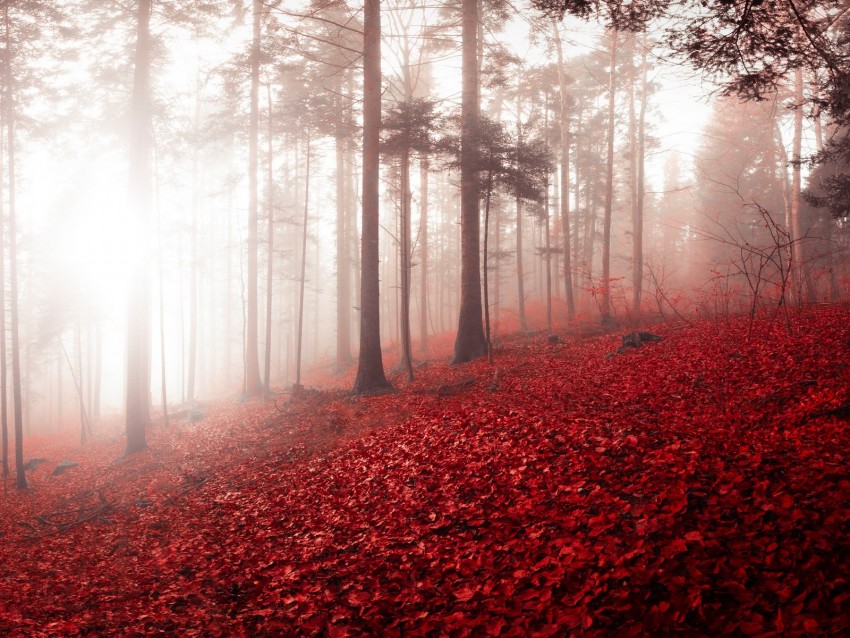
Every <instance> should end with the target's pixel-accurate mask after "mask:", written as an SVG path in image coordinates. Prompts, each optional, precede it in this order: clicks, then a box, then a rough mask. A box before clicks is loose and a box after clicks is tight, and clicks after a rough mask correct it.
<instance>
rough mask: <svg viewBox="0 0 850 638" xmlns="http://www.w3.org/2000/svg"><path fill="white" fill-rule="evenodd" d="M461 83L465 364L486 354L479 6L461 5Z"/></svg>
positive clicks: (459, 351)
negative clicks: (481, 246)
mask: <svg viewBox="0 0 850 638" xmlns="http://www.w3.org/2000/svg"><path fill="white" fill-rule="evenodd" d="M461 7H462V8H461V11H462V14H461V25H462V32H463V35H462V38H463V44H462V48H463V52H462V53H463V81H462V85H463V86H462V95H461V151H460V158H461V159H460V188H461V191H460V207H461V211H460V216H461V220H460V232H461V267H460V268H461V273H460V287H461V288H460V314H459V317H458V328H457V337H456V338H455V346H454V357H453V358H452V362H453V363H464V362H466V361H471V360H473V359H475V358H477V357H480V356H483V355H485V354H487V341H486V339H485V337H484V327H483V317H482V310H481V271H480V255H479V233H480V219H479V210H478V205H479V192H480V183H479V174H478V171H479V156H478V154H479V150H478V138H479V105H478V88H479V87H478V1H477V0H463V2H462V5H461Z"/></svg>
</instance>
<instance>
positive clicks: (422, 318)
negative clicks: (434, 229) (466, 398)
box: [419, 153, 430, 352]
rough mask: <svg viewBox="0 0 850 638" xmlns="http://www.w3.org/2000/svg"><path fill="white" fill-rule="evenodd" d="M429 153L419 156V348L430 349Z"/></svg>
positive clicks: (422, 349)
mask: <svg viewBox="0 0 850 638" xmlns="http://www.w3.org/2000/svg"><path fill="white" fill-rule="evenodd" d="M429 171H430V162H429V160H428V155H427V154H425V153H423V154H422V155H420V157H419V188H420V195H419V200H420V202H419V270H420V277H421V285H420V288H419V295H420V303H419V349H420V350H421V351H422V352H427V351H428V172H429Z"/></svg>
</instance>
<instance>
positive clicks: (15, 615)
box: [0, 306, 850, 636]
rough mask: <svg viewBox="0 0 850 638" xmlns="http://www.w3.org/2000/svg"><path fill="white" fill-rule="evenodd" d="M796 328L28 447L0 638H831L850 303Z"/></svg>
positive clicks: (432, 370)
mask: <svg viewBox="0 0 850 638" xmlns="http://www.w3.org/2000/svg"><path fill="white" fill-rule="evenodd" d="M795 326H796V331H795V333H794V334H792V335H788V334H786V333H785V332H784V331H781V330H779V329H778V328H777V327H774V328H769V327H768V326H767V324H766V323H765V322H762V323H760V324H759V325H758V326H757V329H756V331H755V334H756V337H754V338H753V339H752V340H751V341H749V342H748V341H746V340H745V339H744V338H743V336H744V335H745V332H746V330H745V325H744V322H743V321H733V322H732V323H731V324H729V325H727V324H725V323H714V322H701V323H698V324H696V325H694V326H688V327H684V328H681V329H676V330H674V329H665V328H656V331H657V332H659V333H660V334H662V335H663V336H664V337H665V339H664V340H663V341H662V342H660V343H649V344H646V345H644V346H643V347H641V348H637V349H629V350H627V351H625V352H623V353H622V354H618V355H615V356H610V357H608V356H606V355H608V354H609V353H610V352H612V351H614V350H615V349H616V347H617V346H618V345H619V336H613V335H611V336H604V337H598V338H593V339H586V340H582V339H577V338H571V337H568V336H563V337H562V338H563V341H561V342H559V343H550V342H549V341H548V340H547V339H546V337H545V336H543V335H538V336H530V337H525V338H518V337H517V338H515V339H513V340H509V341H507V342H505V343H504V344H503V345H502V347H501V348H500V350H499V351H498V352H497V359H496V363H495V366H491V365H489V364H488V363H487V362H486V361H477V362H474V363H472V364H467V365H464V366H456V367H450V366H448V365H445V364H442V363H433V362H432V363H430V364H429V365H427V366H423V367H421V368H419V369H418V374H417V380H416V382H415V383H414V384H412V385H410V386H403V387H401V388H400V391H399V392H398V393H396V394H392V395H386V396H380V397H372V398H366V399H355V398H350V397H347V396H346V395H345V394H344V393H343V392H341V391H336V392H335V391H329V390H328V391H322V392H315V393H306V394H304V395H300V396H298V397H293V398H291V399H290V400H289V401H288V402H286V403H285V404H284V403H283V402H278V405H277V406H275V405H263V406H261V405H251V404H249V405H241V406H232V405H231V406H225V405H221V406H216V407H211V408H210V409H209V410H208V413H207V416H206V418H205V419H204V420H203V421H201V422H199V423H196V424H188V423H186V422H185V421H184V422H182V423H180V424H179V425H177V426H172V427H171V428H170V429H166V428H163V427H158V428H154V429H153V431H152V433H151V437H150V438H151V449H150V450H149V451H148V452H145V453H144V454H141V455H137V456H136V457H133V458H129V459H119V460H118V461H117V462H116V459H117V458H118V456H119V454H120V452H121V449H122V444H121V441H120V439H119V438H114V439H112V440H101V441H98V442H95V443H93V444H91V445H90V446H88V447H87V448H85V449H80V448H78V447H76V446H72V445H69V444H65V443H63V442H62V441H61V440H60V441H47V442H37V444H36V445H35V446H32V445H31V446H30V449H31V450H32V454H33V455H36V454H37V455H39V456H44V457H46V458H48V461H49V462H48V463H45V464H43V465H42V466H40V467H38V468H36V469H35V470H33V471H32V472H31V474H30V476H31V482H32V485H33V487H32V488H31V489H30V490H29V491H27V492H25V493H17V492H15V491H13V490H10V491H8V492H6V493H5V494H4V496H3V500H2V509H0V513H2V520H1V521H0V634H2V635H9V636H74V635H93V636H94V635H96V636H102V635H181V636H193V635H197V636H239V635H244V636H288V635H293V636H295V635H317V636H360V635H380V636H439V635H451V636H482V635H484V636H529V635H536V636H546V635H554V636H563V635H586V636H594V635H599V636H605V635H614V634H616V635H618V636H640V635H648V634H649V635H666V634H674V633H676V634H680V635H689V636H698V635H704V636H718V635H748V636H774V635H783V636H786V635H787V636H794V635H800V636H802V635H846V634H847V633H848V632H850V562H848V561H847V559H846V558H844V557H846V556H848V555H850V505H848V504H850V469H848V456H850V431H848V428H847V421H848V414H850V367H848V366H850V327H848V326H850V308H848V307H847V306H842V307H825V308H812V309H808V310H806V311H805V314H804V315H803V316H800V317H798V318H796V321H795ZM621 334H622V333H621ZM62 459H68V460H72V461H77V462H79V463H80V465H79V466H78V467H73V468H71V469H69V470H68V471H67V472H65V473H64V474H61V475H59V476H52V475H51V469H52V468H53V467H54V466H55V464H56V462H58V461H59V460H62Z"/></svg>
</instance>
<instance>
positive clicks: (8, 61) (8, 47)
mask: <svg viewBox="0 0 850 638" xmlns="http://www.w3.org/2000/svg"><path fill="white" fill-rule="evenodd" d="M3 18H4V44H5V51H4V53H5V55H4V58H5V59H4V65H3V66H4V80H5V81H4V85H5V86H4V89H5V90H4V92H3V98H4V99H3V102H4V109H3V115H4V120H5V124H6V135H7V147H6V150H7V152H8V160H7V164H6V167H7V171H8V184H9V306H10V307H9V311H10V328H11V342H10V347H11V350H12V402H13V409H14V428H15V473H16V479H15V485H16V486H17V488H18V489H26V487H27V476H26V471H25V469H24V444H23V440H24V429H23V406H22V405H21V402H22V400H21V350H20V342H19V326H18V252H17V232H18V231H17V216H16V212H17V211H16V209H15V118H16V114H15V85H14V76H13V75H12V24H11V18H10V16H9V3H8V2H7V3H6V5H5V6H4V13H3ZM4 365H5V362H4Z"/></svg>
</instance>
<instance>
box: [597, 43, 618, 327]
mask: <svg viewBox="0 0 850 638" xmlns="http://www.w3.org/2000/svg"><path fill="white" fill-rule="evenodd" d="M609 36H610V38H611V45H610V54H609V55H610V65H611V69H610V72H609V75H608V131H607V133H606V143H607V149H608V154H607V160H606V164H605V218H604V220H603V226H602V302H601V303H602V323H603V324H608V323H609V322H610V321H611V209H612V207H613V204H614V105H615V97H616V93H617V31H616V29H611V30H610V31H609Z"/></svg>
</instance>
